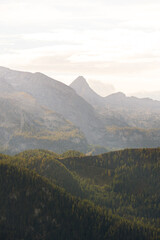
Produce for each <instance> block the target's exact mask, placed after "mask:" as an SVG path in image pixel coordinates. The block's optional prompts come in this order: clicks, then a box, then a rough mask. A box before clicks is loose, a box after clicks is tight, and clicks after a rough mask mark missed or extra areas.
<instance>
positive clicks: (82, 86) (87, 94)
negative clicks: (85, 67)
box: [70, 76, 103, 107]
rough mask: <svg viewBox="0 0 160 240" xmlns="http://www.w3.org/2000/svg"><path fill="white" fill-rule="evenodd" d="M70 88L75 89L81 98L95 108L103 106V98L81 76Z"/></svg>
mask: <svg viewBox="0 0 160 240" xmlns="http://www.w3.org/2000/svg"><path fill="white" fill-rule="evenodd" d="M70 87H71V88H73V89H74V90H75V91H76V93H77V94H78V95H79V96H81V97H82V98H84V99H85V100H86V101H87V102H88V103H90V104H91V105H93V106H95V107H96V106H101V105H103V97H101V96H99V95H98V94H97V93H96V92H94V91H93V90H92V89H91V88H90V86H89V84H88V83H87V81H86V79H85V78H84V77H82V76H79V77H78V78H76V79H75V80H74V81H73V82H72V83H71V84H70Z"/></svg>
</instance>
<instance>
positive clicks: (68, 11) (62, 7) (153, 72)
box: [0, 0, 160, 93]
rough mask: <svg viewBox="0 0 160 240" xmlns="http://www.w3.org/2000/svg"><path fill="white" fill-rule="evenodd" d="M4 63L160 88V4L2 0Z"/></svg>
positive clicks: (0, 52) (128, 86)
mask: <svg viewBox="0 0 160 240" xmlns="http://www.w3.org/2000/svg"><path fill="white" fill-rule="evenodd" d="M0 65H1V66H5V67H9V68H14V69H17V70H26V71H32V72H37V71H40V72H43V73H45V74H47V75H49V76H51V77H53V78H55V79H57V80H60V81H63V82H65V83H66V84H69V83H70V82H71V81H72V80H74V79H75V78H76V77H77V76H79V75H83V76H84V77H85V78H86V79H87V80H91V81H92V82H93V81H94V80H95V81H96V84H95V86H97V81H101V82H102V83H103V85H104V84H106V83H107V84H110V85H114V87H115V89H116V90H117V91H123V92H125V93H131V92H136V91H138V92H140V91H155V90H156V91H157V90H160V1H159V0H129V1H128V0H92V1H91V0H80V1H77V0H67V1H65V0H0Z"/></svg>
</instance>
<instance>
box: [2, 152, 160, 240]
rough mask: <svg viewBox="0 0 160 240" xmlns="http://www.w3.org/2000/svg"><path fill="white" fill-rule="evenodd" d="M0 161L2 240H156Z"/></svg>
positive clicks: (148, 230) (152, 234) (140, 228)
mask: <svg viewBox="0 0 160 240" xmlns="http://www.w3.org/2000/svg"><path fill="white" fill-rule="evenodd" d="M2 159H3V157H2V156H1V164H0V186H1V187H0V195H1V198H0V212H1V216H0V238H1V239H4V240H10V239H16V240H20V239H21V240H22V239H24V240H25V239H26V240H28V239H37V240H38V239H47V240H49V239H55V240H61V239H63V240H64V239H66V240H68V239H71V240H75V239H77V240H90V239H93V240H94V239H95V240H105V239H108V240H114V239H117V238H118V239H119V240H121V239H123V240H125V239H126V240H129V239H136V240H146V239H147V240H150V239H158V238H157V237H158V235H157V234H158V232H157V231H155V230H153V229H151V228H149V227H146V226H142V225H137V224H136V223H131V222H127V221H125V220H123V219H121V218H117V217H114V216H111V215H108V213H107V212H106V211H105V210H102V209H101V208H97V207H95V206H94V205H93V204H91V203H88V202H87V201H80V200H78V199H76V198H74V197H72V196H71V195H68V194H67V193H65V192H64V191H62V190H61V189H59V188H58V187H56V186H55V185H52V184H50V183H49V182H48V181H46V180H45V179H43V178H42V177H40V176H38V175H37V174H35V173H33V172H30V171H28V170H25V169H22V168H18V167H17V166H12V165H9V164H6V163H3V161H2ZM4 161H6V159H4Z"/></svg>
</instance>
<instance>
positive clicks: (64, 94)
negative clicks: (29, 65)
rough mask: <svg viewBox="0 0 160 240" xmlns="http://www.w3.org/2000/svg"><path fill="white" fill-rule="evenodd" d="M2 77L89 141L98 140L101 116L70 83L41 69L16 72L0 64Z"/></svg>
mask: <svg viewBox="0 0 160 240" xmlns="http://www.w3.org/2000/svg"><path fill="white" fill-rule="evenodd" d="M1 81H3V82H4V81H5V82H6V83H7V84H9V86H10V85H11V86H12V87H13V89H14V90H15V91H22V92H26V93H29V94H30V95H31V96H32V97H34V98H35V99H36V101H37V102H38V103H39V104H40V105H44V106H46V107H47V108H48V109H51V110H53V111H55V112H57V113H60V114H62V115H63V117H64V118H66V119H67V120H70V121H71V122H72V123H73V124H75V125H76V126H77V127H79V128H80V130H81V131H83V133H85V135H86V137H87V139H88V140H89V141H90V143H95V142H98V138H99V135H100V136H101V134H102V133H103V130H102V127H100V126H102V122H101V120H100V117H99V115H98V114H97V113H96V111H95V110H94V108H93V107H92V106H91V105H90V104H89V103H88V102H86V101H85V100H84V99H83V98H82V97H80V96H79V95H77V94H76V92H75V91H74V90H73V89H72V88H71V87H68V86H66V85H65V84H63V83H61V82H58V81H56V80H54V79H52V78H49V77H47V76H45V75H44V74H42V73H34V74H33V73H28V72H19V71H13V70H10V69H7V68H3V67H1V68H0V82H1ZM95 138H97V141H95Z"/></svg>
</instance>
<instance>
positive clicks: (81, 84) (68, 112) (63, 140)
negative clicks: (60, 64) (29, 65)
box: [0, 67, 160, 153]
mask: <svg viewBox="0 0 160 240" xmlns="http://www.w3.org/2000/svg"><path fill="white" fill-rule="evenodd" d="M0 105H1V114H0V133H1V137H0V143H1V146H0V149H1V152H2V151H3V152H8V153H16V152H20V151H23V150H25V149H28V148H45V149H48V150H53V151H55V152H59V153H60V152H63V151H66V150H67V149H75V150H79V151H82V152H85V153H87V152H90V149H91V146H90V145H92V146H93V145H95V146H102V147H103V148H104V149H103V148H102V151H103V152H105V150H106V148H108V149H118V148H125V147H157V146H159V139H160V114H159V113H160V102H159V101H153V100H151V99H139V98H136V97H126V96H125V94H123V93H115V94H111V95H109V96H107V97H101V96H99V95H98V94H97V93H95V92H94V91H93V90H92V89H91V88H90V86H89V85H88V83H87V81H86V80H85V79H84V77H82V76H80V77H78V78H77V79H76V80H75V81H73V83H72V84H71V85H70V86H67V85H65V84H63V83H61V82H59V81H57V80H54V79H52V78H50V77H48V76H46V75H44V74H42V73H29V72H20V71H15V70H11V69H8V68H4V67H0ZM2 136H3V137H2ZM99 149H100V148H99Z"/></svg>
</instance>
